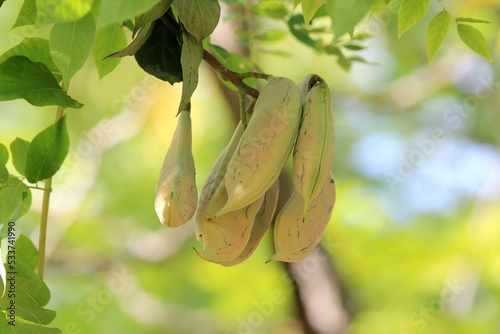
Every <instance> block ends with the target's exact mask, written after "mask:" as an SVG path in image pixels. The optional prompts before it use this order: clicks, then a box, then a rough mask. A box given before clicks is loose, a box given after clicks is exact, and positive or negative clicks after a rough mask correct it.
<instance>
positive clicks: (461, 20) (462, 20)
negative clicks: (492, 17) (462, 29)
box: [455, 17, 491, 24]
mask: <svg viewBox="0 0 500 334" xmlns="http://www.w3.org/2000/svg"><path fill="white" fill-rule="evenodd" d="M455 22H457V23H460V22H469V23H487V24H489V23H491V22H490V21H485V20H478V19H473V18H471V17H457V18H456V19H455Z"/></svg>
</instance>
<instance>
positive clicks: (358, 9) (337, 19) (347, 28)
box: [327, 0, 376, 38]
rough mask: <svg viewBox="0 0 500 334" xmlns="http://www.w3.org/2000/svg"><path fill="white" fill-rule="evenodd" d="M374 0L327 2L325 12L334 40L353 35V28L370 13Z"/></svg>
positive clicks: (336, 0)
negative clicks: (326, 12) (330, 21)
mask: <svg viewBox="0 0 500 334" xmlns="http://www.w3.org/2000/svg"><path fill="white" fill-rule="evenodd" d="M375 1H376V0H352V1H344V0H328V1H327V10H328V13H329V15H330V17H331V19H332V29H333V33H334V34H335V38H339V37H340V36H342V35H343V34H345V33H349V34H350V35H351V36H352V35H353V34H354V27H355V26H356V24H357V23H358V22H359V21H360V20H361V19H362V18H363V17H365V15H366V14H368V12H369V11H370V8H371V7H372V6H373V4H374V3H375Z"/></svg>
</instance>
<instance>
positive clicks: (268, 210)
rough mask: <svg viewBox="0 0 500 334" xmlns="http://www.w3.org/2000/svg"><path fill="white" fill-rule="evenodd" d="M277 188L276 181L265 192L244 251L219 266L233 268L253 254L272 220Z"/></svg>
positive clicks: (277, 183)
mask: <svg viewBox="0 0 500 334" xmlns="http://www.w3.org/2000/svg"><path fill="white" fill-rule="evenodd" d="M279 188H280V187H279V181H278V180H276V182H274V184H273V186H272V187H271V188H269V190H268V191H267V192H266V195H265V197H264V202H263V203H262V206H261V208H260V210H259V212H258V213H257V216H256V217H255V222H254V224H253V227H252V232H251V234H250V239H249V240H248V243H247V245H246V246H245V249H244V250H243V251H242V252H241V254H240V255H238V257H237V258H236V259H234V260H233V261H227V262H221V263H220V264H222V265H224V266H234V265H237V264H239V263H241V262H243V261H245V260H246V259H248V258H249V257H250V255H252V254H253V252H254V251H255V249H256V248H257V246H258V245H259V243H260V241H261V240H262V237H264V234H265V233H266V231H267V228H268V227H269V225H271V221H272V220H273V216H274V212H275V211H276V205H277V204H278V195H279Z"/></svg>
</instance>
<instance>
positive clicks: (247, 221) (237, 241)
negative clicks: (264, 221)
mask: <svg viewBox="0 0 500 334" xmlns="http://www.w3.org/2000/svg"><path fill="white" fill-rule="evenodd" d="M226 201H227V193H226V190H225V187H219V188H218V189H217V191H216V192H215V193H214V195H213V196H212V198H211V199H210V201H209V203H208V205H207V208H206V214H207V215H209V213H213V212H216V211H217V210H218V209H220V208H221V207H222V205H224V203H226ZM263 201H264V196H262V197H261V198H258V199H257V200H256V201H255V202H253V203H251V204H250V205H248V206H246V207H243V208H241V209H239V210H235V211H231V212H228V213H226V214H224V215H222V216H220V217H216V218H211V219H209V218H208V217H207V215H205V216H204V218H205V219H204V220H203V221H202V222H201V233H202V235H203V251H198V250H196V249H195V252H196V254H198V255H199V256H200V257H201V258H203V259H205V260H207V261H210V262H215V263H222V262H228V261H233V260H234V259H236V258H237V257H238V256H239V255H240V254H241V253H242V252H243V250H244V249H245V247H246V245H247V244H248V240H249V239H250V235H251V232H252V227H253V224H254V221H255V217H256V215H257V213H258V212H259V210H260V208H261V206H262V203H263Z"/></svg>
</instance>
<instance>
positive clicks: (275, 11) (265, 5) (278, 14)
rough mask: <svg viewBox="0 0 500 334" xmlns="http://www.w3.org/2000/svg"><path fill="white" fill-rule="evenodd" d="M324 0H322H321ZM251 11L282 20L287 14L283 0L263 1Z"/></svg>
mask: <svg viewBox="0 0 500 334" xmlns="http://www.w3.org/2000/svg"><path fill="white" fill-rule="evenodd" d="M322 1H324V0H322ZM252 12H253V13H254V14H256V15H258V16H262V17H269V18H273V19H277V20H283V19H284V18H285V17H287V16H288V14H289V12H288V8H287V6H286V5H285V4H284V3H283V1H265V2H261V3H259V4H257V5H255V6H253V7H252Z"/></svg>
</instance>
